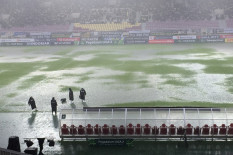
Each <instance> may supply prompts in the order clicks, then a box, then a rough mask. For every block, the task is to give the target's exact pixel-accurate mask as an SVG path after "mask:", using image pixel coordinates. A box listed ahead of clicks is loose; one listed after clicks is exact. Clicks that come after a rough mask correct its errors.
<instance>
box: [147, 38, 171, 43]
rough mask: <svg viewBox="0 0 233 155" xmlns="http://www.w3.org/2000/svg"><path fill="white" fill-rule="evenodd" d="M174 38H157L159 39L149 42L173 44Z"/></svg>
mask: <svg viewBox="0 0 233 155" xmlns="http://www.w3.org/2000/svg"><path fill="white" fill-rule="evenodd" d="M173 43H174V40H173V39H157V40H149V44H173Z"/></svg>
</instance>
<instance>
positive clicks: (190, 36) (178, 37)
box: [172, 35, 197, 40]
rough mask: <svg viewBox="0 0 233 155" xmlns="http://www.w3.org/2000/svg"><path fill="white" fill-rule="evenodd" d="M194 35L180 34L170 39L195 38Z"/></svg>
mask: <svg viewBox="0 0 233 155" xmlns="http://www.w3.org/2000/svg"><path fill="white" fill-rule="evenodd" d="M196 38H197V36H196V35H182V36H173V37H172V39H174V40H175V39H196Z"/></svg>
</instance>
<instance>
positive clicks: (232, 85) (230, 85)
mask: <svg viewBox="0 0 233 155" xmlns="http://www.w3.org/2000/svg"><path fill="white" fill-rule="evenodd" d="M224 85H225V86H226V87H227V89H228V91H229V92H230V93H232V94H233V77H229V78H226V79H225V84H224Z"/></svg>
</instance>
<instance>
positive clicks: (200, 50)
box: [156, 48, 216, 56]
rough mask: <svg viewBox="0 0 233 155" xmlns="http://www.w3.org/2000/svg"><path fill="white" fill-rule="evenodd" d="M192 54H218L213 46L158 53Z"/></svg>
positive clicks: (160, 53) (159, 53)
mask: <svg viewBox="0 0 233 155" xmlns="http://www.w3.org/2000/svg"><path fill="white" fill-rule="evenodd" d="M190 54H204V55H202V56H211V55H215V54H216V50H215V49H212V48H190V49H185V50H177V51H161V52H157V53H156V55H190Z"/></svg>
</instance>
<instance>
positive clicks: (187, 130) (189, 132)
mask: <svg viewBox="0 0 233 155" xmlns="http://www.w3.org/2000/svg"><path fill="white" fill-rule="evenodd" d="M192 133H193V126H192V125H191V124H190V123H188V124H187V126H186V135H191V134H192Z"/></svg>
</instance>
